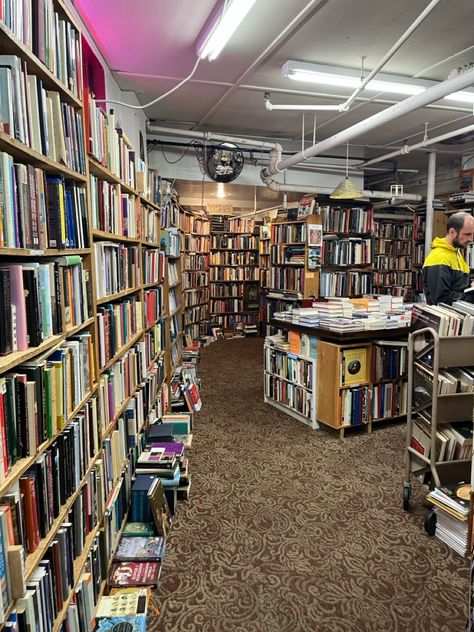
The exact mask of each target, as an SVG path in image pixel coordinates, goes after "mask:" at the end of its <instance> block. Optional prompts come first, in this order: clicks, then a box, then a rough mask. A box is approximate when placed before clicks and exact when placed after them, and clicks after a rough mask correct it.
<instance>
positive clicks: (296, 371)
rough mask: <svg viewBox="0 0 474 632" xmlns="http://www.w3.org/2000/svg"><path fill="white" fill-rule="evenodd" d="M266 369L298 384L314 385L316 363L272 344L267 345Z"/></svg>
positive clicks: (309, 387)
mask: <svg viewBox="0 0 474 632" xmlns="http://www.w3.org/2000/svg"><path fill="white" fill-rule="evenodd" d="M265 370H266V371H267V372H269V373H271V374H273V375H277V376H278V377H281V378H283V379H285V380H288V381H289V382H291V383H293V384H296V385H297V386H303V387H304V388H308V389H310V390H312V389H313V387H314V380H315V377H316V376H315V375H314V365H313V363H312V362H309V361H308V360H305V359H304V358H299V357H293V356H291V355H289V354H288V353H286V352H281V351H278V350H276V349H274V348H272V347H270V346H266V347H265Z"/></svg>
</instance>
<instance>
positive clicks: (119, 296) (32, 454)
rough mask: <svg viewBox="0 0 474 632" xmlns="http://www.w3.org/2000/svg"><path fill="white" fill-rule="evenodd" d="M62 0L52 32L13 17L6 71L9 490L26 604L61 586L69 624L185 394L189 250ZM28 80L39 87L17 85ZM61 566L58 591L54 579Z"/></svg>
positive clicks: (3, 449)
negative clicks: (148, 443) (148, 436)
mask: <svg viewBox="0 0 474 632" xmlns="http://www.w3.org/2000/svg"><path fill="white" fill-rule="evenodd" d="M49 6H51V7H52V11H49V12H46V14H45V23H44V32H43V33H42V37H40V38H37V37H36V36H35V38H33V37H32V35H31V33H32V30H31V29H26V30H23V28H22V24H20V23H17V22H15V23H13V22H12V23H10V24H5V23H4V22H2V21H0V80H2V81H3V80H4V79H5V78H6V79H7V84H8V88H7V89H6V90H5V91H3V89H2V100H3V99H5V101H4V103H6V104H7V110H6V111H7V112H8V114H7V116H6V117H5V116H4V117H3V119H2V123H0V176H1V179H2V182H4V183H6V185H5V186H4V187H3V188H2V192H1V196H2V198H1V200H0V215H1V217H0V219H1V222H0V278H1V283H2V290H3V303H2V313H1V315H0V317H1V321H2V324H1V326H0V347H1V353H2V355H1V357H0V436H1V441H0V444H1V446H0V496H1V498H2V504H8V505H10V508H11V509H10V513H11V516H12V520H13V522H14V525H15V526H14V529H13V537H14V541H11V539H9V540H8V542H7V540H6V539H5V537H2V539H1V543H0V556H3V557H4V558H5V554H6V553H5V552H6V547H7V546H8V545H12V544H17V545H19V544H23V545H24V547H25V552H26V555H25V563H24V572H23V575H24V578H25V580H26V581H27V585H28V588H29V589H30V593H31V594H30V595H29V596H26V597H24V598H20V599H19V600H18V602H16V605H18V606H19V607H31V605H32V603H33V601H32V600H36V603H39V601H38V600H40V601H42V602H43V603H46V602H47V601H48V600H49V602H50V604H52V605H51V609H50V612H49V613H48V615H47V616H48V620H49V623H48V624H49V625H50V627H51V629H53V630H60V629H62V625H63V622H64V620H65V618H66V616H67V614H68V610H69V607H70V606H71V604H72V603H73V602H74V601H75V591H76V589H77V588H78V586H79V585H80V583H81V581H82V578H83V577H84V575H88V576H90V577H91V581H93V583H94V586H95V587H96V588H97V590H96V591H95V592H94V595H95V598H96V600H97V599H98V595H99V593H100V589H101V587H102V588H103V587H104V586H105V582H106V579H107V572H108V563H109V561H110V559H111V555H112V553H113V550H114V546H115V544H116V542H117V541H118V540H117V533H120V530H121V528H123V525H124V524H125V521H126V514H127V503H128V499H129V490H130V484H131V477H132V471H133V461H134V459H135V458H136V455H137V450H138V445H139V442H140V433H141V432H142V430H143V429H144V428H145V427H146V425H147V423H148V414H153V415H155V414H157V411H158V412H160V411H161V412H163V411H166V410H168V408H169V406H170V403H169V402H170V394H169V384H170V380H171V367H172V364H171V346H170V332H169V329H170V325H169V320H170V319H169V318H168V316H169V313H170V312H169V292H170V288H169V283H168V272H169V270H168V262H169V261H172V260H173V258H176V252H175V251H174V250H173V244H172V243H171V242H172V241H173V237H172V236H170V237H169V239H168V236H167V235H166V239H163V231H162V224H163V223H165V225H166V226H168V219H167V216H168V210H167V209H163V208H162V206H161V197H160V188H159V180H158V178H157V175H156V172H154V171H153V170H147V169H146V166H145V165H144V164H142V162H141V161H139V160H138V159H137V158H136V156H135V152H134V150H133V147H132V146H131V143H130V141H129V139H128V138H127V136H126V134H125V133H124V132H123V130H121V129H119V128H118V126H117V122H116V121H115V117H114V115H113V113H111V112H108V113H107V112H105V110H104V109H103V108H102V107H101V106H99V105H98V104H97V103H96V102H95V100H94V98H93V96H92V90H91V84H90V79H91V76H90V73H89V71H88V68H89V67H90V65H91V64H90V60H89V61H88V63H84V64H83V63H82V62H83V58H82V47H83V40H82V37H81V33H80V29H79V28H78V27H77V25H75V24H74V21H73V19H72V18H71V17H70V15H69V13H68V11H67V10H66V9H65V7H64V5H63V3H62V1H61V0H52V2H51V5H49V4H48V7H49ZM6 15H7V14H5V16H6ZM9 15H10V14H8V16H9ZM5 19H7V18H6V17H5ZM30 26H31V25H30ZM33 26H34V28H35V29H39V28H40V27H39V25H38V24H37V23H36V22H35V23H34V25H33ZM11 27H13V28H14V31H12V30H11ZM46 32H47V36H48V37H51V40H50V41H49V47H45V48H42V47H41V44H38V42H41V41H43V40H44V37H43V36H45V34H46ZM63 32H64V33H65V32H67V33H68V36H67V37H62V35H61V34H62V33H63ZM38 46H39V48H38ZM54 51H57V53H58V55H57V56H56V54H55V52H54ZM88 54H89V55H90V54H91V53H90V51H89V52H88ZM6 56H9V57H6ZM58 60H66V62H67V63H62V64H61V63H59V62H58ZM96 61H97V60H96ZM1 62H3V63H1ZM84 62H86V60H85V59H84ZM83 70H84V73H85V76H86V75H87V80H86V81H84V84H83V76H82V73H83ZM86 71H87V72H86ZM14 77H15V78H17V79H18V82H15V81H12V79H13V78H14ZM21 85H23V86H27V87H28V91H25V90H23V91H22V90H21V89H20V92H18V91H17V90H18V86H21ZM15 91H17V92H15ZM27 95H28V97H29V103H28V107H26V106H27V102H26V98H27ZM38 97H39V98H38ZM13 174H14V175H15V178H16V179H17V182H18V183H20V184H21V187H20V188H19V189H17V190H16V191H14V190H12V189H11V187H10V186H9V183H10V181H11V177H12V176H13ZM164 242H165V243H164ZM165 245H166V247H167V248H168V253H169V259H168V257H167V254H166V252H165V248H164V246H165ZM178 263H179V258H178ZM178 272H179V274H180V271H179V270H178ZM25 290H26V292H25ZM179 300H180V299H179ZM130 446H133V447H130ZM56 479H57V481H58V485H57V486H56V485H54V484H49V483H50V481H53V480H56ZM21 495H22V496H23V499H24V500H23V501H20V496H21ZM0 513H1V514H2V515H1V516H0V528H1V529H2V531H3V528H4V527H5V526H6V524H7V523H6V520H7V513H6V512H5V511H4V512H0ZM22 518H23V519H24V524H25V525H26V529H25V532H23V527H22V526H21V525H22ZM5 533H6V532H5V531H3V534H5ZM8 537H9V536H8ZM58 547H60V548H61V547H63V548H61V550H62V551H63V552H64V555H61V552H60V548H58ZM64 547H67V548H68V547H70V550H71V552H72V558H71V561H72V562H73V563H72V564H71V565H67V566H66V555H65V551H66V550H67V548H64ZM3 561H4V562H5V564H6V559H4V560H3ZM5 564H3V565H2V566H3V567H4V568H5ZM6 567H7V568H8V564H6ZM85 569H87V572H85ZM40 575H41V577H43V578H44V579H41V581H40V579H39V577H40ZM58 577H63V579H64V583H63V591H62V595H61V599H60V600H59V599H58V600H57V601H56V600H54V599H53V598H52V595H51V594H50V593H48V588H47V585H54V584H55V582H56V581H57V580H58ZM53 602H54V603H53ZM14 608H15V602H14V600H13V598H12V594H11V593H8V592H7V593H4V594H2V596H1V599H0V627H3V625H4V623H5V619H6V617H7V615H8V614H9V613H11V612H12V611H13V609H14ZM33 625H34V624H33Z"/></svg>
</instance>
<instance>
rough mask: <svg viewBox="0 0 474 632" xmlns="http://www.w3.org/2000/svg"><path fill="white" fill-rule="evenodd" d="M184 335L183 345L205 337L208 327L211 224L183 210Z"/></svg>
mask: <svg viewBox="0 0 474 632" xmlns="http://www.w3.org/2000/svg"><path fill="white" fill-rule="evenodd" d="M181 227H182V229H183V237H182V239H183V243H182V251H183V259H182V262H183V273H182V284H183V299H184V311H183V333H184V340H185V343H186V345H191V344H192V343H193V341H194V340H195V339H196V338H198V337H199V336H202V335H204V334H207V330H208V324H209V256H210V254H209V253H210V239H211V237H210V227H211V223H210V220H208V219H206V218H204V217H200V216H198V215H195V214H194V213H191V212H190V211H186V210H185V209H183V210H182V213H181Z"/></svg>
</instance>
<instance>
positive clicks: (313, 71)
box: [282, 61, 474, 103]
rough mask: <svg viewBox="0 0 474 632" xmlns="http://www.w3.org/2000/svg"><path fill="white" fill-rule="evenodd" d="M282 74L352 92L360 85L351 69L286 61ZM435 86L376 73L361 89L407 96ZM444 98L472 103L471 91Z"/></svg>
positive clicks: (297, 79) (473, 94) (358, 77)
mask: <svg viewBox="0 0 474 632" xmlns="http://www.w3.org/2000/svg"><path fill="white" fill-rule="evenodd" d="M282 73H283V75H284V76H285V77H288V79H293V80H294V81H306V82H308V83H316V84H320V85H326V86H336V87H339V88H352V89H353V90H355V89H356V88H358V87H359V85H360V83H361V78H360V73H359V72H358V71H357V70H353V69H352V68H340V67H337V66H325V65H322V64H311V63H307V62H299V61H287V62H286V64H284V65H283V66H282ZM435 83H436V82H435V81H429V80H427V79H416V80H412V79H411V78H410V77H402V76H398V75H389V74H384V73H378V74H377V79H372V81H369V83H368V84H367V85H366V86H365V88H364V90H372V91H376V92H387V93H391V94H402V95H407V96H411V95H414V94H420V93H421V92H424V91H425V90H426V88H428V87H430V86H433V85H435ZM444 98H445V99H449V100H452V101H458V102H461V103H474V92H467V91H463V92H455V93H453V94H450V95H449V96H447V97H444Z"/></svg>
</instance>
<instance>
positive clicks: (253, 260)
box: [209, 215, 259, 329]
mask: <svg viewBox="0 0 474 632" xmlns="http://www.w3.org/2000/svg"><path fill="white" fill-rule="evenodd" d="M258 285H259V269H258V234H256V232H255V223H254V221H253V220H249V219H246V218H242V219H240V218H238V217H226V216H222V215H213V216H211V254H210V262H209V287H210V304H209V319H210V321H211V322H213V323H216V324H218V325H220V326H221V327H222V328H223V329H235V327H236V326H238V325H242V326H244V327H245V325H256V324H258V312H259V306H258V300H257V299H255V297H257V296H258Z"/></svg>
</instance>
